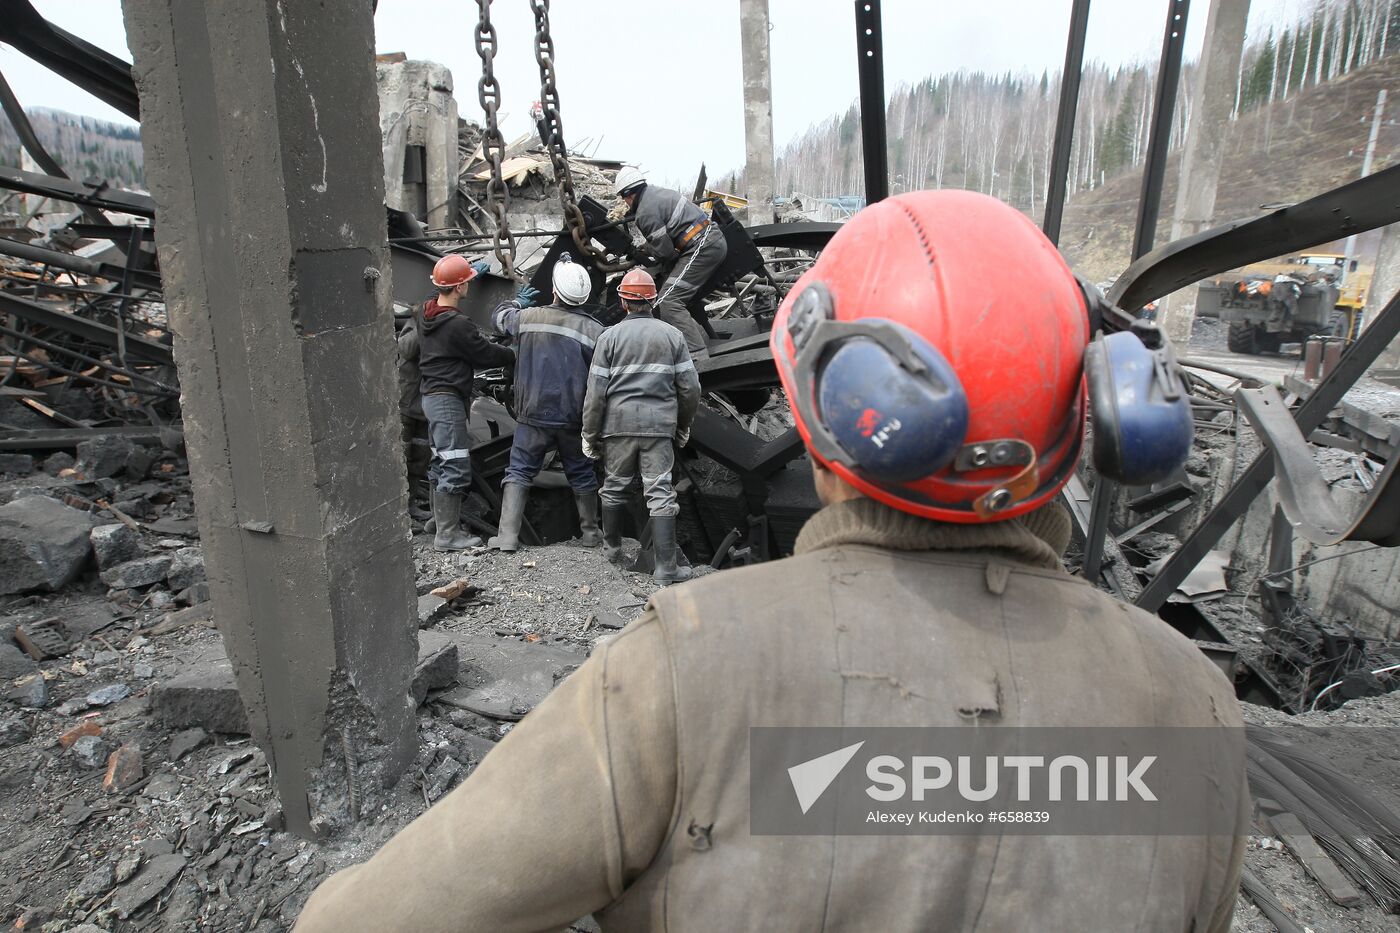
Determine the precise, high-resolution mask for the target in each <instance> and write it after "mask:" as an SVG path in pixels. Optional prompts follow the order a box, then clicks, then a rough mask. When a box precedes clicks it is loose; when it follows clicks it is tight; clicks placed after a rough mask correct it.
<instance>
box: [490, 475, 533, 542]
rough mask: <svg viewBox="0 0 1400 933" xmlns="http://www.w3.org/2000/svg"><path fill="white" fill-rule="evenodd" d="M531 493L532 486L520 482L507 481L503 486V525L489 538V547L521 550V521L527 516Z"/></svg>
mask: <svg viewBox="0 0 1400 933" xmlns="http://www.w3.org/2000/svg"><path fill="white" fill-rule="evenodd" d="M529 495H530V487H529V486H521V485H520V484H519V483H506V484H504V485H503V486H502V487H501V527H500V530H499V531H498V532H497V533H496V534H494V535H492V536H491V537H490V538H489V539H487V541H486V546H487V547H493V548H495V549H496V550H498V551H507V552H509V551H515V550H519V548H520V521H521V519H523V518H524V517H525V500H526V499H527V498H528V497H529Z"/></svg>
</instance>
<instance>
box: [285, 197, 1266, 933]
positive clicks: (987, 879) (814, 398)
mask: <svg viewBox="0 0 1400 933" xmlns="http://www.w3.org/2000/svg"><path fill="white" fill-rule="evenodd" d="M639 290H640V289H639ZM1087 311H1088V309H1087V308H1086V296H1085V294H1084V292H1082V291H1081V289H1080V287H1079V283H1078V282H1077V281H1076V279H1075V278H1074V276H1073V275H1072V274H1071V272H1070V270H1069V269H1068V268H1067V267H1066V266H1065V264H1064V261H1063V260H1062V259H1061V258H1060V255H1059V253H1058V252H1057V251H1056V250H1055V248H1054V246H1053V245H1051V243H1050V242H1049V241H1048V240H1047V239H1046V238H1045V237H1044V235H1042V234H1041V233H1040V231H1039V230H1038V229H1036V228H1035V227H1034V226H1033V225H1032V224H1031V223H1030V221H1028V220H1027V219H1026V218H1025V217H1024V216H1023V215H1021V214H1020V213H1018V212H1017V211H1015V210H1013V209H1012V208H1010V207H1008V206H1006V205H1004V204H1002V203H1001V202H999V201H995V200H993V199H991V198H988V197H985V196H983V195H979V194H975V193H971V192H963V191H932V192H916V193H910V194H904V195H899V196H897V197H892V198H888V199H886V200H884V201H881V202H879V203H877V204H875V205H872V206H871V207H868V208H866V209H865V210H863V211H861V212H860V213H859V214H857V215H856V216H855V217H854V218H853V219H852V220H850V221H848V222H847V223H846V224H845V226H844V227H843V228H842V229H841V230H840V231H839V232H838V233H837V234H836V235H835V236H834V237H833V238H832V240H831V242H830V244H829V245H828V246H827V248H826V249H824V250H823V251H822V253H821V256H820V257H819V258H818V260H817V261H816V263H815V264H814V265H813V267H812V268H811V269H810V270H809V271H808V272H807V273H806V274H805V275H804V276H803V277H802V279H801V280H799V282H798V283H797V284H796V286H795V287H794V288H793V290H792V292H791V294H790V295H789V296H788V298H787V299H786V300H785V301H784V303H783V305H782V307H781V308H780V309H779V312H778V314H777V318H776V320H775V322H774V325H773V331H772V340H771V346H772V349H773V355H774V357H775V361H776V363H777V367H778V373H779V375H780V378H781V380H782V383H783V387H784V389H785V390H786V392H787V396H788V399H789V400H790V402H791V404H792V408H793V416H794V419H795V421H796V426H797V428H798V430H799V432H800V434H801V436H802V438H803V440H804V442H805V443H806V446H807V449H808V452H809V454H810V456H811V458H812V462H813V466H814V479H815V484H816V489H817V493H818V496H819V498H820V499H821V501H822V502H823V504H824V508H823V509H822V510H821V511H819V512H818V513H816V514H815V515H814V516H813V517H812V518H811V519H810V520H809V521H808V523H807V525H806V526H805V527H804V528H803V529H802V533H801V535H800V537H799V538H798V541H797V546H796V554H795V555H794V556H793V557H791V558H788V559H785V560H778V561H773V562H771V563H764V564H759V565H756V566H751V567H744V568H739V569H734V570H727V571H724V572H721V573H718V574H712V575H709V576H705V577H703V578H700V579H698V580H695V581H693V582H691V583H688V584H686V585H684V586H680V587H675V588H671V589H666V590H662V591H660V592H658V593H656V594H654V595H653V596H652V598H651V601H650V604H649V606H648V609H647V611H646V612H645V613H644V614H643V615H642V616H641V617H640V618H639V619H638V620H637V621H635V622H633V623H631V624H630V625H629V626H628V627H627V629H625V630H624V631H623V632H622V633H621V634H620V635H619V636H618V637H617V638H615V639H614V640H612V641H611V642H609V643H606V644H600V645H599V646H598V648H597V649H596V650H595V651H594V653H593V656H592V657H591V658H590V659H589V660H588V661H587V662H586V663H585V664H584V665H583V666H582V667H580V668H579V670H578V671H577V672H576V673H574V674H573V675H572V676H571V677H570V678H569V679H568V680H566V681H565V682H564V683H563V684H561V685H560V686H558V687H557V688H555V690H554V692H553V693H552V694H551V695H550V696H548V697H547V698H546V699H545V700H544V701H543V702H542V703H541V704H540V705H539V706H538V707H537V708H536V709H535V710H534V711H533V712H532V713H530V714H529V715H528V716H526V717H525V719H524V720H523V721H522V722H521V723H520V724H519V725H517V726H516V727H515V728H514V729H513V730H512V731H511V732H510V734H509V735H507V736H506V738H505V739H504V741H502V742H501V744H500V746H499V747H498V748H497V749H496V750H495V751H493V752H492V753H491V754H490V755H489V756H488V757H487V758H486V759H485V760H484V761H483V762H482V763H481V765H480V766H479V767H478V768H477V770H476V771H475V773H473V774H472V775H471V776H470V777H469V778H468V779H467V780H466V781H465V782H464V783H463V785H462V786H461V787H459V788H458V789H457V790H456V791H454V792H453V793H452V794H451V795H449V796H448V797H447V798H446V799H445V800H444V801H442V802H441V803H439V804H438V805H437V806H435V807H434V808H433V809H432V810H430V811H429V812H428V813H426V814H424V815H423V816H422V817H420V818H419V819H418V820H417V821H416V822H414V823H413V824H412V825H411V826H409V827H408V828H407V829H405V830H404V831H403V832H401V833H400V834H399V835H398V836H397V837H396V838H394V839H393V840H391V841H390V842H389V843H388V844H387V845H386V846H385V847H384V848H383V849H382V850H381V851H380V852H379V853H378V854H377V855H375V856H374V857H373V858H372V859H370V861H369V862H367V863H365V864H363V865H360V866H358V867H355V868H349V869H346V870H344V871H342V872H340V873H339V874H337V875H336V876H334V877H333V878H331V879H330V880H328V881H327V882H326V883H324V884H323V885H322V886H321V888H320V890H318V891H317V892H316V893H315V894H314V896H313V897H312V898H311V900H310V901H309V903H308V904H307V906H306V908H305V910H304V912H303V913H302V916H301V920H300V923H299V926H298V929H299V930H300V931H302V933H320V931H339V930H346V929H404V930H408V929H412V930H423V931H431V930H456V931H466V930H502V929H521V930H542V929H551V928H559V927H563V926H565V925H567V924H569V923H571V922H572V921H574V920H576V919H578V918H580V917H583V916H585V915H588V914H590V913H593V914H596V916H597V918H598V920H599V922H600V925H601V926H602V928H603V929H604V930H615V929H616V930H622V929H625V930H651V929H662V928H665V929H670V930H682V929H697V930H699V929H703V930H752V929H769V928H781V929H790V930H817V929H828V930H830V929H862V930H887V931H888V930H911V931H912V930H930V929H959V930H970V929H974V928H976V929H978V930H1026V929H1035V930H1047V931H1071V930H1073V931H1085V933H1088V931H1095V933H1097V931H1120V930H1136V931H1161V933H1168V931H1170V933H1182V931H1186V930H1194V931H1197V933H1225V931H1227V930H1229V928H1230V924H1231V918H1232V914H1233V911H1234V905H1235V899H1236V892H1237V887H1238V883H1239V878H1240V869H1241V861H1242V857H1243V854H1244V848H1245V844H1246V839H1247V837H1246V835H1245V834H1246V832H1247V827H1248V825H1249V812H1250V802H1249V798H1248V795H1247V791H1246V787H1245V782H1244V751H1243V740H1242V737H1241V738H1240V741H1239V743H1238V745H1232V746H1231V751H1230V752H1229V753H1227V754H1221V755H1219V756H1215V757H1211V758H1209V759H1207V760H1206V761H1205V762H1204V763H1202V764H1201V765H1200V766H1199V768H1198V769H1197V772H1196V773H1197V774H1198V775H1199V777H1200V779H1201V784H1202V787H1203V788H1206V790H1205V797H1204V801H1203V803H1204V806H1205V808H1206V809H1208V810H1209V811H1210V814H1211V816H1212V824H1211V825H1213V826H1218V827H1219V829H1218V831H1217V834H1216V835H1174V834H1172V833H1171V832H1169V831H1168V829H1167V827H1163V831H1162V832H1160V833H1159V834H1156V835H1121V836H1101V835H1100V836H1093V835H1074V834H1073V833H1072V832H1071V833H1064V831H1063V830H1062V829H1061V828H1060V827H1054V828H1052V829H1051V830H1050V831H1049V832H1047V833H1038V832H1034V831H1032V832H1016V831H1008V830H1007V829H1006V828H1005V827H1002V826H997V825H992V824H991V823H990V822H989V823H988V825H985V826H979V827H976V828H975V830H974V831H970V832H966V833H959V832H952V831H949V832H938V833H933V834H904V835H899V836H897V837H892V836H889V835H878V834H875V833H874V832H873V831H867V832H866V833H865V834H860V835H833V834H832V833H831V831H830V826H831V825H832V824H830V823H826V822H822V821H817V822H816V824H815V825H811V826H809V828H808V829H807V831H806V832H805V833H802V834H774V835H767V834H762V833H759V832H755V831H754V829H753V821H755V820H757V818H758V817H759V816H760V811H759V807H761V806H763V804H761V803H760V802H759V800H758V798H757V797H756V796H751V794H753V793H754V789H755V787H756V786H757V785H756V784H754V782H755V781H757V780H760V779H761V776H760V775H752V776H751V771H750V769H751V767H757V766H758V762H759V760H760V759H759V757H758V756H757V755H752V754H751V749H752V748H754V747H757V746H755V745H751V742H757V741H758V739H757V738H756V737H755V736H752V735H751V729H752V728H753V727H755V726H760V725H774V724H778V725H782V726H786V727H802V726H805V727H812V728H811V729H809V730H807V731H809V732H811V731H815V730H821V731H822V732H823V733H824V732H825V731H831V732H839V733H840V735H839V736H838V737H836V738H832V739H830V740H824V741H827V742H828V744H824V745H823V746H821V748H822V749H825V750H828V751H829V750H830V749H833V748H840V746H841V745H842V744H846V743H849V742H854V741H856V740H857V737H856V736H855V735H854V733H855V732H857V731H858V727H864V726H903V727H912V726H919V727H942V728H940V729H939V730H938V731H939V732H940V733H944V734H947V735H950V736H953V735H959V734H961V735H967V734H971V733H975V732H978V731H981V732H986V731H988V729H989V727H990V728H991V731H995V732H1006V733H1011V734H1012V735H1013V736H1017V735H1018V733H1019V730H1018V732H1015V733H1013V732H1011V730H1012V729H1013V728H1014V727H1081V728H1083V727H1088V728H1089V729H1091V730H1095V731H1097V727H1125V728H1126V727H1134V728H1135V727H1140V726H1155V725H1170V726H1177V727H1221V726H1225V727H1231V728H1229V729H1223V730H1222V729H1217V728H1212V729H1211V730H1208V731H1210V732H1212V734H1216V733H1224V734H1227V735H1230V736H1235V735H1238V734H1239V733H1241V732H1242V729H1240V728H1239V727H1240V725H1241V717H1240V711H1239V707H1238V704H1237V703H1236V701H1235V697H1234V691H1233V689H1232V686H1231V684H1230V683H1228V682H1227V680H1226V679H1225V677H1224V676H1223V675H1222V674H1221V672H1220V671H1219V670H1218V669H1217V668H1216V667H1215V666H1214V665H1213V664H1211V662H1210V661H1208V660H1207V659H1206V658H1205V657H1204V656H1203V655H1202V654H1201V652H1200V651H1199V650H1198V649H1197V648H1196V647H1195V645H1194V644H1192V643H1191V642H1190V641H1189V640H1188V639H1186V638H1184V637H1182V636H1181V635H1180V634H1178V633H1177V632H1175V631H1174V630H1172V629H1171V628H1170V627H1168V626H1167V625H1166V624H1165V623H1164V622H1162V621H1161V620H1160V619H1157V618H1155V617H1153V616H1151V615H1148V614H1147V613H1145V612H1142V611H1139V610H1137V609H1134V608H1132V607H1130V606H1127V605H1124V604H1121V603H1119V602H1117V601H1115V600H1114V599H1113V598H1112V597H1110V596H1109V595H1107V594H1106V593H1103V592H1101V591H1099V590H1097V589H1095V588H1094V587H1093V586H1091V585H1089V584H1088V583H1086V582H1085V581H1083V580H1081V579H1078V578H1075V577H1073V576H1071V575H1070V574H1069V573H1067V572H1066V571H1065V569H1064V567H1063V565H1062V563H1061V556H1060V555H1061V552H1062V551H1063V550H1064V549H1065V547H1066V545H1067V542H1068V540H1069V536H1070V526H1069V519H1068V517H1067V514H1066V512H1065V511H1064V510H1063V509H1062V508H1061V507H1060V506H1059V505H1058V504H1057V502H1056V497H1057V496H1058V494H1059V492H1060V490H1061V488H1062V487H1063V486H1064V485H1065V483H1066V482H1067V481H1068V480H1069V478H1070V476H1071V475H1072V474H1073V472H1074V470H1075V467H1076V465H1077V463H1078V461H1079V458H1080V451H1081V447H1082V442H1083V432H1084V425H1085V412H1086V408H1087V407H1088V404H1089V403H1088V402H1087V401H1086V393H1085V385H1086V381H1085V372H1086V360H1085V355H1086V347H1087V345H1088V343H1089V327H1090V318H1089V314H1088V313H1087ZM628 328H638V330H637V331H635V332H634V333H637V334H639V335H641V334H647V333H650V332H651V330H652V328H651V327H650V325H644V324H643V323H642V322H641V321H634V320H632V319H631V318H629V320H628V321H625V322H623V323H621V324H619V325H617V327H616V328H615V329H614V330H613V331H611V332H609V333H608V334H606V335H605V336H604V338H603V340H602V341H600V342H599V347H598V351H597V354H595V360H594V364H595V366H601V367H606V368H607V369H608V370H609V372H611V371H612V370H613V369H614V368H615V367H616V366H617V365H618V363H619V361H618V360H615V359H612V358H610V357H605V356H604V353H605V350H606V349H608V348H607V346H606V344H607V343H609V342H610V338H613V337H614V336H615V335H617V336H624V337H625V336H626V335H627V334H628ZM600 357H601V359H600ZM1095 427H1096V430H1106V429H1109V428H1108V426H1106V425H1097V424H1096V426H1095ZM588 436H589V435H586V437H588ZM1061 731H1062V732H1069V731H1071V730H1068V729H1066V730H1061ZM847 736H851V737H850V738H847ZM950 741H951V739H950ZM1012 747H1017V748H1019V747H1020V746H1019V744H1017V745H1014V746H1012ZM858 750H859V749H858V747H856V746H850V747H848V748H847V749H843V750H842V751H844V752H847V753H848V754H847V757H846V758H843V759H841V760H842V762H845V761H848V760H849V755H851V754H855V753H856V752H857V751H858ZM831 757H832V756H831V755H826V756H825V758H824V759H821V760H823V761H824V760H825V759H829V758H831ZM800 761H802V759H795V760H792V761H786V762H784V763H783V764H784V765H787V764H791V765H795V764H797V763H799V762H800ZM817 761H818V760H817V759H814V760H813V761H811V762H808V763H807V764H809V765H811V764H816V763H817ZM871 761H872V763H873V762H874V761H875V759H871ZM804 767H805V766H804ZM836 767H838V768H839V767H841V765H837V766H836ZM774 770H777V771H778V772H779V773H778V774H777V775H776V776H774V777H772V780H773V781H774V782H776V783H774V784H773V785H772V786H773V787H774V788H776V790H777V791H786V793H785V794H781V795H779V796H773V797H771V798H765V799H768V800H769V802H770V805H771V806H775V807H776V806H781V807H786V808H790V809H791V810H792V811H793V813H796V810H797V800H798V799H800V797H801V792H800V791H798V790H797V789H798V785H799V780H798V778H797V776H796V775H794V776H793V777H792V781H791V785H790V787H789V786H787V785H786V784H784V783H783V782H785V781H787V779H788V773H789V772H787V771H784V770H783V769H782V768H776V767H775V769H774ZM796 770H797V769H796V768H795V767H794V768H792V771H796ZM850 770H851V771H852V772H853V774H852V780H853V781H855V780H859V779H860V778H863V777H864V775H865V773H866V768H864V767H860V766H858V765H853V766H852V768H851V769H850ZM834 779H835V775H833V776H831V777H828V778H826V780H827V782H828V783H829V782H830V781H831V780H834ZM803 780H804V781H805V780H806V775H805V774H804V778H803ZM823 786H824V785H823ZM857 786H858V785H857ZM793 791H796V792H797V793H796V797H795V796H794V794H793V793H792V792H793ZM850 793H851V794H852V795H858V794H859V792H858V791H855V790H854V789H853V790H851V792H850ZM830 796H831V795H829V798H830ZM872 796H873V795H872ZM882 799H884V798H882ZM915 799H922V798H921V797H916V798H915ZM1056 799H1058V798H1056ZM1098 799H1099V800H1103V799H1104V798H1102V797H1100V798H1098ZM830 802H831V804H832V806H838V805H840V804H841V803H842V801H841V800H839V799H835V800H831V801H830ZM855 802H856V803H858V804H863V805H867V806H868V805H869V801H863V800H861V801H855ZM823 805H825V804H820V803H819V804H818V806H823ZM751 806H752V807H753V809H752V810H751ZM858 809H863V807H859V808H858ZM804 810H805V805H804ZM814 812H816V811H814ZM1115 812H1117V811H1115Z"/></svg>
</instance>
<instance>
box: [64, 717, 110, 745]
mask: <svg viewBox="0 0 1400 933" xmlns="http://www.w3.org/2000/svg"><path fill="white" fill-rule="evenodd" d="M101 734H102V726H101V725H100V724H99V723H98V722H97V720H96V719H84V720H83V721H82V722H80V723H78V724H77V725H76V726H74V727H73V728H71V729H69V730H68V731H67V732H65V733H63V734H62V735H60V736H59V737H58V744H59V745H62V746H63V747H64V748H72V747H73V745H74V743H76V742H77V741H78V740H79V739H81V738H82V737H83V736H85V735H101Z"/></svg>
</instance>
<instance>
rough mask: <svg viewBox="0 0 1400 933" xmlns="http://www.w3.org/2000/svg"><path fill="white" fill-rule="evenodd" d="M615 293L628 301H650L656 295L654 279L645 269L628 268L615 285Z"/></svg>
mask: <svg viewBox="0 0 1400 933" xmlns="http://www.w3.org/2000/svg"><path fill="white" fill-rule="evenodd" d="M617 295H618V297H619V298H626V299H627V300H628V301H650V300H651V299H653V298H655V297H656V280H655V279H653V278H652V277H651V273H650V272H648V271H647V270H645V269H629V270H628V271H627V274H626V275H624V276H623V277H622V284H621V285H619V286H618V287H617Z"/></svg>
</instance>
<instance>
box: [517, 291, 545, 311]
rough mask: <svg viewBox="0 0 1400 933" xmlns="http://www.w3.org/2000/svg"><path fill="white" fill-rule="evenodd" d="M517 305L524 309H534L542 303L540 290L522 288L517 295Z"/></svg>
mask: <svg viewBox="0 0 1400 933" xmlns="http://www.w3.org/2000/svg"><path fill="white" fill-rule="evenodd" d="M515 303H516V304H517V305H519V306H520V307H522V308H533V307H535V305H537V304H539V303H540V290H539V289H538V288H532V287H531V286H529V285H522V286H520V291H518V292H516V293H515Z"/></svg>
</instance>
